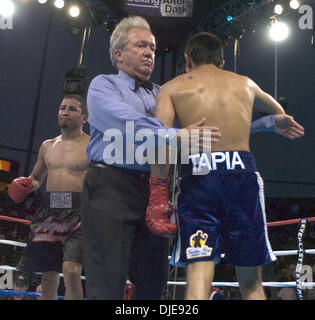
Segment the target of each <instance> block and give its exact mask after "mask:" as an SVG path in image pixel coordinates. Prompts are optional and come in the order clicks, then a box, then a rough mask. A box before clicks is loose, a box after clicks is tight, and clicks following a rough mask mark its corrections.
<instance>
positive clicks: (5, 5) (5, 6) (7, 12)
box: [0, 0, 14, 18]
mask: <svg viewBox="0 0 315 320" xmlns="http://www.w3.org/2000/svg"><path fill="white" fill-rule="evenodd" d="M13 13H14V4H13V2H12V1H11V0H2V1H1V2H0V15H2V16H3V17H6V18H8V17H11V16H12V15H13Z"/></svg>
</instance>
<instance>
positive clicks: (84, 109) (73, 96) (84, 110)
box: [63, 94, 89, 116]
mask: <svg viewBox="0 0 315 320" xmlns="http://www.w3.org/2000/svg"><path fill="white" fill-rule="evenodd" d="M63 98H64V99H75V100H77V101H79V102H80V108H81V111H82V114H83V115H85V116H88V115H89V112H88V109H87V105H86V101H85V99H84V98H82V97H81V96H80V95H78V94H66V95H65V96H64V97H63Z"/></svg>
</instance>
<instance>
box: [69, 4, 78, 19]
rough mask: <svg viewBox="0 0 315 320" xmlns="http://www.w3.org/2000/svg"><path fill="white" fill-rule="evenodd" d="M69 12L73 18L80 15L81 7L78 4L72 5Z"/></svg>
mask: <svg viewBox="0 0 315 320" xmlns="http://www.w3.org/2000/svg"><path fill="white" fill-rule="evenodd" d="M69 14H70V16H71V17H73V18H76V17H78V16H79V15H80V8H79V7H78V6H77V5H72V6H71V7H70V8H69Z"/></svg>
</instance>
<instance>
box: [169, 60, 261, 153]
mask: <svg viewBox="0 0 315 320" xmlns="http://www.w3.org/2000/svg"><path fill="white" fill-rule="evenodd" d="M167 90H168V92H169V95H170V97H171V100H172V103H173V105H174V108H175V112H176V115H177V117H178V120H179V122H180V125H181V127H182V128H185V127H187V126H189V125H191V124H192V123H195V122H197V121H199V120H200V119H201V118H202V117H205V118H206V124H205V125H209V126H215V127H218V128H220V132H221V134H222V137H221V138H220V140H219V141H218V142H217V143H215V144H213V145H212V150H213V151H229V150H243V151H249V133H250V125H251V121H252V108H253V103H254V98H255V94H254V91H253V90H252V81H251V80H250V79H248V78H247V77H244V76H240V75H237V74H235V73H232V72H229V71H224V70H222V69H219V68H217V67H215V66H214V65H204V66H200V67H199V68H198V69H196V70H194V71H192V72H189V73H187V74H184V75H181V76H179V77H177V78H175V79H174V80H172V81H171V82H169V84H168V88H167Z"/></svg>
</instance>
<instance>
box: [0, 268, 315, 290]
mask: <svg viewBox="0 0 315 320" xmlns="http://www.w3.org/2000/svg"><path fill="white" fill-rule="evenodd" d="M0 270H11V271H16V270H17V269H16V268H14V267H10V266H0ZM34 273H35V274H41V273H40V272H34ZM59 275H60V277H63V274H62V273H60V274H59ZM81 279H82V280H85V276H81ZM127 283H130V281H129V280H127ZM167 284H168V285H178V286H185V285H186V284H187V282H186V281H178V282H176V281H168V282H167ZM211 285H212V286H214V287H223V286H226V287H238V286H239V284H238V282H212V284H211ZM262 285H263V286H264V287H296V282H294V281H291V282H262ZM302 287H303V289H304V288H315V282H303V284H302Z"/></svg>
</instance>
